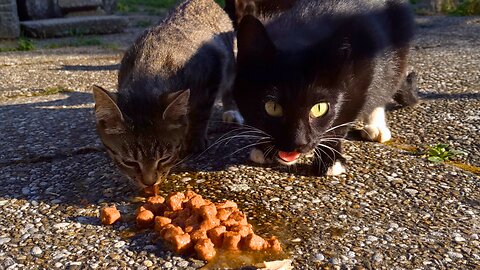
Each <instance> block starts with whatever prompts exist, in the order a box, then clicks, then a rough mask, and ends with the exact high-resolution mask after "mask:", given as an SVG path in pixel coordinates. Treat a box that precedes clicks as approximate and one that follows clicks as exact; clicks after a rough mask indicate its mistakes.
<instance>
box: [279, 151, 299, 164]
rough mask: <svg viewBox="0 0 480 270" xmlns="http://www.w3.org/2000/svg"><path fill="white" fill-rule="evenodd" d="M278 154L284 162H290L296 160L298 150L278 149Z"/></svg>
mask: <svg viewBox="0 0 480 270" xmlns="http://www.w3.org/2000/svg"><path fill="white" fill-rule="evenodd" d="M278 156H279V157H280V158H281V159H282V160H283V161H286V162H292V161H294V160H296V159H297V158H298V157H300V153H298V152H283V151H278Z"/></svg>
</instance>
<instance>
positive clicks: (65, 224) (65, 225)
mask: <svg viewBox="0 0 480 270" xmlns="http://www.w3.org/2000/svg"><path fill="white" fill-rule="evenodd" d="M68 225H70V223H67V222H62V223H57V224H55V225H53V227H54V228H55V229H61V228H65V227H67V226H68Z"/></svg>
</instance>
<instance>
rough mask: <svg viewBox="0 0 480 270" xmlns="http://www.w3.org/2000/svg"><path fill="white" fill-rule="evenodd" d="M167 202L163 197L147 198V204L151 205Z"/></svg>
mask: <svg viewBox="0 0 480 270" xmlns="http://www.w3.org/2000/svg"><path fill="white" fill-rule="evenodd" d="M164 202H165V198H164V197H162V196H158V195H157V196H151V197H148V198H147V203H149V204H162V203H164Z"/></svg>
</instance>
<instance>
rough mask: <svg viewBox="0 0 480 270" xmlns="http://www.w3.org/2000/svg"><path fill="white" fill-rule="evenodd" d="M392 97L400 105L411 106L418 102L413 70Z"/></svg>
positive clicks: (415, 76) (415, 78) (415, 77)
mask: <svg viewBox="0 0 480 270" xmlns="http://www.w3.org/2000/svg"><path fill="white" fill-rule="evenodd" d="M393 99H394V100H395V101H396V102H397V103H398V104H399V105H400V106H402V107H407V106H413V105H415V104H417V103H418V102H419V97H418V89H417V75H416V74H415V72H410V73H409V74H408V75H407V77H406V78H405V81H404V82H403V83H402V85H401V86H400V88H399V89H398V91H397V93H395V95H394V96H393Z"/></svg>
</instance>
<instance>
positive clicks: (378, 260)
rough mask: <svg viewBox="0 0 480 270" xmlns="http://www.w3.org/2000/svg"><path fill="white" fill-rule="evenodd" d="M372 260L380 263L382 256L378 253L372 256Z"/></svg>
mask: <svg viewBox="0 0 480 270" xmlns="http://www.w3.org/2000/svg"><path fill="white" fill-rule="evenodd" d="M372 259H373V261H374V262H382V261H383V255H382V254H380V253H375V254H373V257H372Z"/></svg>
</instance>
